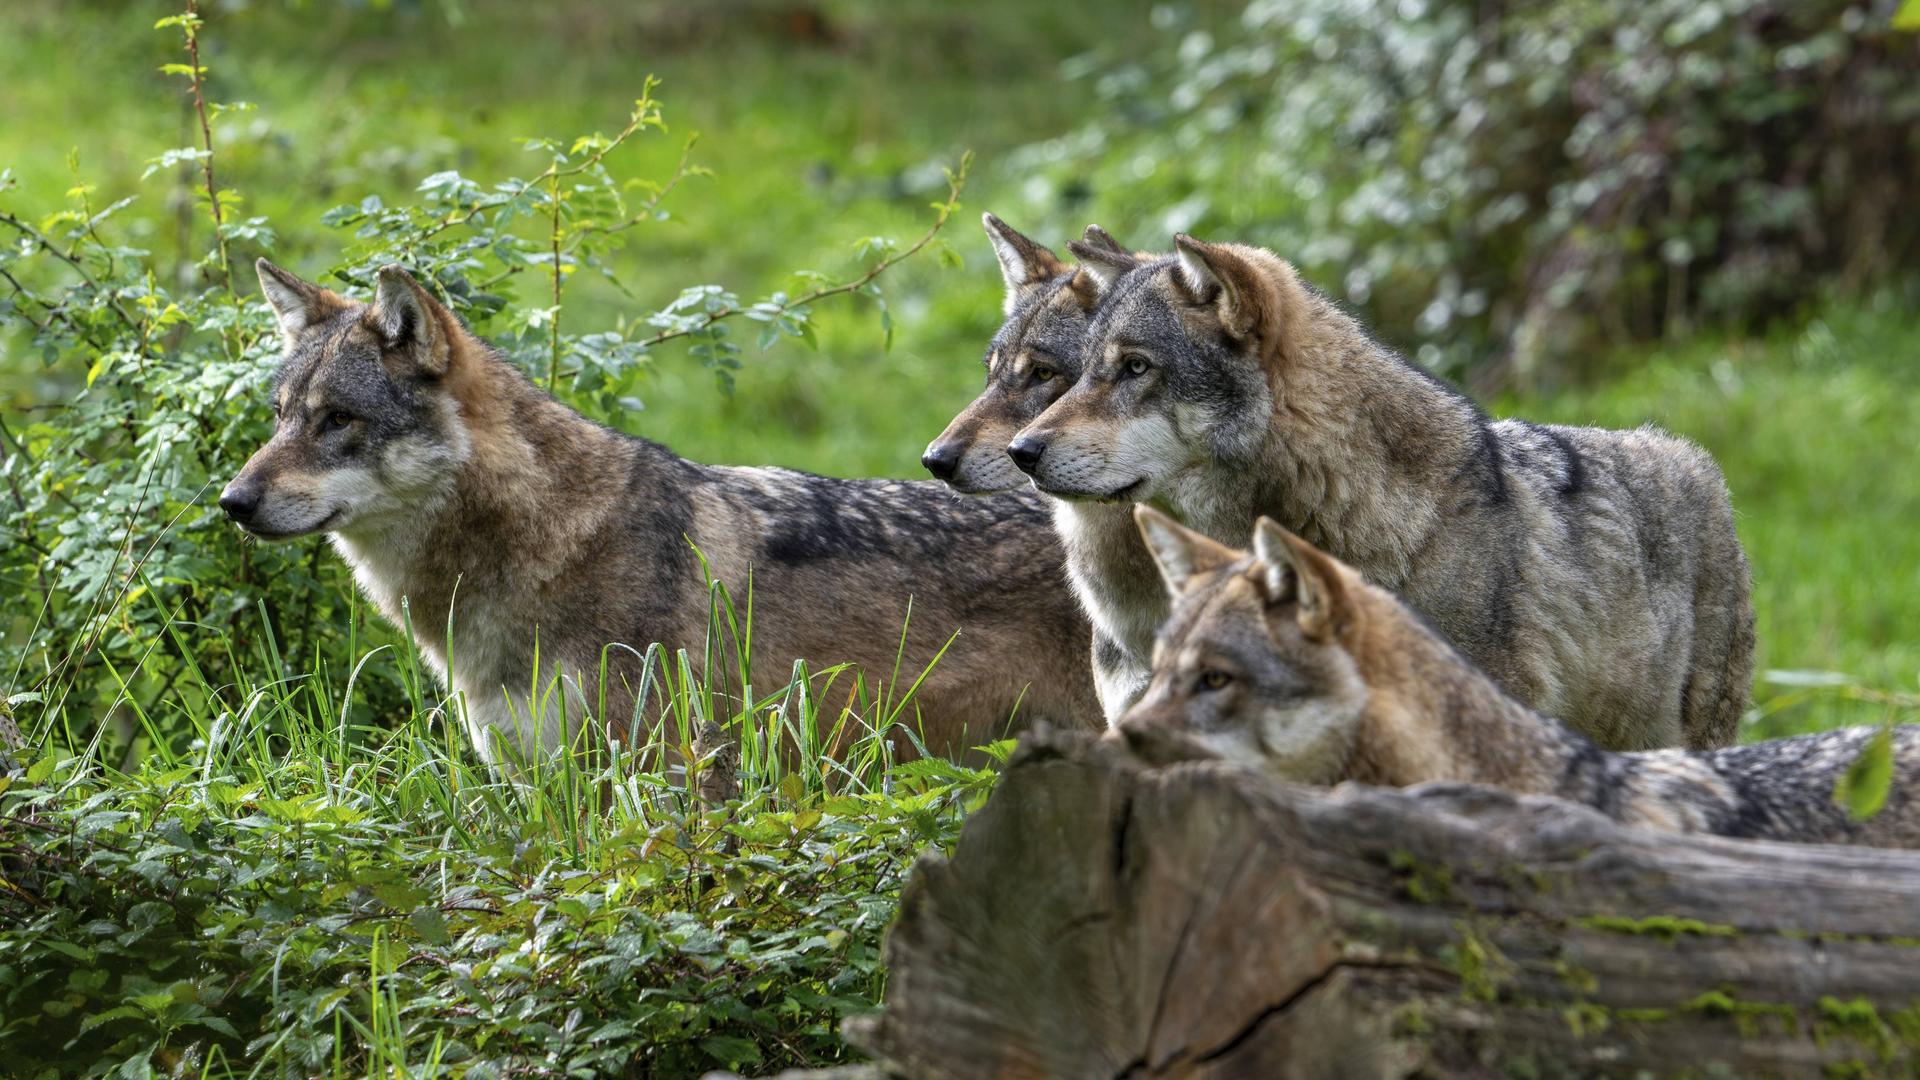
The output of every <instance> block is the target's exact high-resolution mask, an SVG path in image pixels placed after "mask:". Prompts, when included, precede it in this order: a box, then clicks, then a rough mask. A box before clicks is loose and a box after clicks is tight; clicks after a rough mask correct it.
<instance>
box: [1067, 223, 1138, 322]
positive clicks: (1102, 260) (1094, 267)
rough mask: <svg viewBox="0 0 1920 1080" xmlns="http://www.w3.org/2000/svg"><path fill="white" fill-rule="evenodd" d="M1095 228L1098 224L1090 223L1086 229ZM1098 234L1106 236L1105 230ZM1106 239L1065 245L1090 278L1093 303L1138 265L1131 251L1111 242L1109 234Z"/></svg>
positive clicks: (1081, 269) (1091, 229)
mask: <svg viewBox="0 0 1920 1080" xmlns="http://www.w3.org/2000/svg"><path fill="white" fill-rule="evenodd" d="M1095 228H1098V226H1091V225H1090V226H1088V227H1087V231H1088V232H1092V231H1093V230H1094V229H1095ZM1100 235H1102V236H1106V232H1105V231H1104V230H1102V231H1101V233H1100ZM1106 239H1107V242H1106V243H1104V244H1101V243H1091V244H1090V243H1088V242H1087V241H1085V240H1075V241H1074V242H1073V243H1071V244H1068V245H1067V250H1068V251H1071V252H1073V257H1074V258H1076V259H1079V260H1080V271H1081V273H1082V274H1085V275H1086V276H1088V277H1089V278H1090V279H1091V282H1092V286H1093V299H1094V302H1095V303H1098V302H1099V300H1100V299H1101V298H1102V297H1104V296H1106V295H1107V292H1108V290H1110V289H1112V288H1113V283H1114V282H1116V281H1119V280H1120V279H1121V278H1123V277H1125V276H1126V275H1127V272H1128V271H1129V270H1133V269H1136V268H1138V267H1139V266H1140V260H1139V259H1137V258H1135V257H1134V254H1133V252H1131V251H1128V250H1127V249H1125V248H1123V247H1121V246H1120V245H1119V244H1116V243H1113V237H1111V236H1106ZM1109 245H1111V246H1109ZM1074 276H1075V277H1079V276H1080V275H1079V274H1076V275H1074Z"/></svg>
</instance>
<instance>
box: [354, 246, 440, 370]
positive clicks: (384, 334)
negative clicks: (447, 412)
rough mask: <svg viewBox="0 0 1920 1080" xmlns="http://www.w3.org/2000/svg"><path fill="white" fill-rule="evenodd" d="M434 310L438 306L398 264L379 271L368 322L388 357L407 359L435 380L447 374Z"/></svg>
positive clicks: (368, 310) (391, 264) (392, 264)
mask: <svg viewBox="0 0 1920 1080" xmlns="http://www.w3.org/2000/svg"><path fill="white" fill-rule="evenodd" d="M437 307H439V303H438V302H437V301H435V300H434V299H433V297H431V296H428V295H427V291H426V290H425V289H422V288H421V287H420V283H419V282H417V281H415V280H413V275H412V274H409V273H407V271H406V270H405V269H404V268H403V267H401V266H400V264H399V263H390V264H388V265H386V266H383V267H381V268H380V275H379V278H378V284H377V285H376V286H375V289H374V294H373V306H372V307H371V308H369V309H367V322H368V324H369V325H371V326H372V327H373V329H374V331H375V332H376V333H378V334H379V335H380V338H381V340H382V341H384V342H385V343H386V345H387V355H389V356H394V357H400V356H404V357H408V358H410V359H411V361H412V363H413V365H414V367H415V368H417V369H418V370H420V371H421V372H424V373H425V374H427V375H431V376H435V377H438V376H440V375H444V374H446V371H447V360H448V354H447V343H446V342H445V341H442V340H441V337H442V335H441V333H440V323H439V320H438V319H436V318H435V317H434V309H435V308H437ZM395 374H399V373H398V372H396V373H395Z"/></svg>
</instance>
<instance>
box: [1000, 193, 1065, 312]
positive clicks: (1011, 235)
mask: <svg viewBox="0 0 1920 1080" xmlns="http://www.w3.org/2000/svg"><path fill="white" fill-rule="evenodd" d="M980 224H982V225H985V226H986V227H987V239H988V240H989V241H991V242H992V243H993V257H994V258H995V259H998V260H999V261H1000V278H1001V280H1003V281H1005V282H1006V283H1007V302H1006V313H1007V314H1009V315H1011V314H1013V309H1014V307H1015V306H1016V305H1018V304H1019V302H1020V297H1021V296H1023V295H1024V294H1025V293H1026V290H1027V289H1028V288H1029V287H1031V286H1034V285H1038V284H1040V283H1041V282H1043V281H1045V280H1047V279H1048V278H1052V277H1057V276H1058V275H1060V274H1064V273H1066V272H1067V266H1066V264H1065V263H1063V262H1061V261H1060V257H1059V256H1058V255H1055V254H1054V253H1053V252H1051V251H1049V250H1047V248H1046V246H1045V245H1043V244H1040V243H1038V242H1037V241H1034V240H1032V239H1030V238H1028V237H1026V236H1023V235H1021V234H1020V233H1018V232H1015V231H1014V229H1013V226H1011V225H1008V224H1007V223H1006V222H1004V221H1001V220H1000V219H999V218H997V217H994V216H993V215H992V214H981V215H980Z"/></svg>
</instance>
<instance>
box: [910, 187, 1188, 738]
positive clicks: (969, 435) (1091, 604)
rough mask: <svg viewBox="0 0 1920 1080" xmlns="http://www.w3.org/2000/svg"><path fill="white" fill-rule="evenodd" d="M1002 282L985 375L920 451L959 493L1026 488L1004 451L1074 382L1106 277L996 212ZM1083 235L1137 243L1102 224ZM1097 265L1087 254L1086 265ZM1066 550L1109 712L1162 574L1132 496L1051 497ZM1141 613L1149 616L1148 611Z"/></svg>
mask: <svg viewBox="0 0 1920 1080" xmlns="http://www.w3.org/2000/svg"><path fill="white" fill-rule="evenodd" d="M981 221H982V224H984V225H985V227H986V230H987V239H988V240H989V241H990V242H991V243H992V245H993V252H994V257H995V258H996V259H997V260H998V262H999V264H1000V275H1001V278H1002V280H1003V281H1004V282H1005V284H1006V290H1007V292H1006V302H1005V305H1004V312H1005V315H1006V321H1005V322H1003V323H1002V324H1001V325H1000V329H999V330H998V331H997V332H995V333H994V335H993V338H992V340H991V341H989V342H988V344H987V351H986V355H985V357H984V358H983V362H984V364H985V366H986V369H987V383H986V387H985V389H983V390H981V391H980V395H979V396H978V397H976V398H975V399H974V400H973V402H972V403H971V404H969V405H968V406H967V407H966V408H965V409H962V410H961V411H960V414H959V415H958V416H956V417H954V418H953V422H952V423H950V424H948V425H947V428H946V430H945V431H943V432H941V433H940V437H939V438H937V439H935V440H933V442H932V443H931V444H930V445H928V447H927V451H926V454H925V455H924V456H922V457H921V459H920V462H921V464H922V465H924V466H926V468H927V471H928V472H930V473H932V474H933V475H934V476H936V477H938V478H940V479H941V480H944V481H946V483H947V486H948V487H950V488H952V489H953V490H954V491H955V492H958V493H960V494H963V495H975V494H981V493H984V492H996V491H1006V490H1011V489H1013V488H1018V487H1025V486H1026V485H1027V483H1028V478H1027V475H1026V474H1025V473H1023V472H1021V471H1020V469H1019V468H1017V467H1016V466H1015V465H1014V463H1013V459H1012V458H1010V457H1008V456H1007V444H1008V443H1009V442H1011V441H1012V440H1013V437H1014V435H1015V434H1016V433H1018V432H1019V431H1020V429H1021V428H1023V427H1025V426H1026V425H1027V424H1029V423H1031V422H1032V421H1033V420H1034V418H1036V417H1038V416H1039V415H1040V414H1041V413H1042V412H1044V411H1046V409H1047V407H1048V406H1050V405H1052V404H1053V403H1054V402H1055V401H1057V400H1059V399H1060V396H1061V395H1062V394H1064V393H1066V391H1067V388H1068V387H1070V386H1072V385H1073V384H1074V383H1076V382H1078V381H1079V379H1080V371H1081V352H1080V350H1081V348H1082V345H1083V344H1084V339H1085V337H1086V332H1087V324H1088V319H1089V317H1090V316H1091V315H1092V313H1093V309H1094V304H1095V301H1096V299H1097V296H1098V291H1099V290H1098V285H1097V283H1096V281H1095V279H1094V278H1093V277H1092V275H1091V273H1090V272H1089V270H1088V269H1087V268H1086V266H1077V267H1076V266H1070V265H1068V264H1067V263H1065V262H1063V261H1061V259H1060V257H1059V256H1057V255H1055V254H1054V253H1053V251H1052V250H1050V249H1049V248H1047V247H1046V246H1045V245H1043V244H1040V243H1039V242H1037V241H1035V240H1033V239H1031V238H1029V237H1027V236H1024V235H1022V234H1021V233H1019V232H1017V231H1016V230H1014V229H1012V228H1011V227H1009V226H1008V225H1007V224H1006V223H1005V222H1003V221H1001V220H1000V219H999V218H997V217H995V216H993V215H992V214H985V215H982V218H981ZM1081 243H1082V244H1083V245H1085V246H1087V247H1088V248H1090V249H1096V250H1099V251H1102V252H1111V253H1114V254H1116V255H1119V256H1122V257H1126V258H1139V257H1140V256H1137V255H1132V254H1129V253H1128V252H1127V251H1126V249H1124V248H1122V247H1121V246H1120V245H1119V244H1118V243H1117V242H1116V241H1115V240H1114V239H1113V237H1112V236H1110V235H1108V234H1107V232H1106V231H1105V230H1103V229H1101V228H1100V227H1099V226H1098V225H1089V226H1087V231H1086V235H1085V237H1084V238H1083V239H1082V241H1081ZM1089 265H1091V264H1089ZM1050 501H1052V503H1053V520H1054V527H1055V529H1057V530H1058V532H1059V534H1060V540H1061V543H1062V544H1064V545H1065V547H1066V552H1067V575H1068V578H1069V579H1070V580H1071V582H1072V584H1073V591H1074V595H1075V596H1077V597H1079V599H1080V604H1081V607H1082V608H1083V609H1084V610H1085V611H1086V612H1087V616H1088V618H1089V619H1090V620H1091V622H1092V624H1093V658H1092V664H1093V672H1094V684H1095V685H1096V686H1097V687H1098V688H1099V693H1100V703H1101V707H1102V708H1103V709H1104V711H1105V713H1106V717H1107V719H1108V721H1110V722H1111V721H1114V720H1118V719H1119V717H1120V713H1121V712H1122V711H1124V710H1125V709H1126V706H1127V704H1128V703H1129V702H1131V701H1132V700H1133V699H1134V698H1135V697H1137V696H1139V693H1140V690H1141V688H1142V687H1144V686H1145V685H1146V672H1147V667H1148V651H1147V647H1146V646H1147V645H1148V644H1150V643H1151V642H1152V640H1153V630H1154V627H1155V626H1157V625H1158V622H1157V620H1156V619H1155V618H1154V616H1155V614H1156V613H1157V612H1158V611H1159V610H1160V609H1161V607H1163V606H1164V605H1163V600H1162V595H1161V589H1160V578H1159V575H1158V574H1157V573H1155V572H1154V569H1153V560H1152V559H1151V558H1149V557H1148V555H1147V550H1146V548H1145V547H1143V546H1142V545H1141V543H1140V532H1139V530H1138V529H1136V528H1134V524H1133V518H1132V517H1131V515H1130V514H1129V507H1128V506H1126V505H1124V504H1109V503H1098V502H1085V501H1077V500H1065V499H1059V500H1050ZM1143 613H1144V619H1145V621H1141V620H1142V617H1143Z"/></svg>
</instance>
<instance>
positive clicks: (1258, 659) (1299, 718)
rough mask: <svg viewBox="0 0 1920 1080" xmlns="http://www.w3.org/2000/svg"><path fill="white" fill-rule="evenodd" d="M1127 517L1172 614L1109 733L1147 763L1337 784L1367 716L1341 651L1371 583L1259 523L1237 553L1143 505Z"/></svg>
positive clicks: (1355, 629) (1349, 643)
mask: <svg viewBox="0 0 1920 1080" xmlns="http://www.w3.org/2000/svg"><path fill="white" fill-rule="evenodd" d="M1134 516H1135V518H1136V519H1137V520H1138V521H1139V523H1140V531H1141V533H1142V535H1143V536H1144V537H1145V538H1146V541H1147V547H1148V549H1149V550H1150V551H1152V552H1153V557H1154V561H1155V562H1157V563H1158V564H1159V565H1160V573H1161V575H1162V576H1163V577H1164V578H1165V579H1166V583H1167V588H1168V590H1169V591H1170V592H1171V593H1172V594H1173V608H1172V612H1171V614H1170V615H1169V617H1168V619H1167V622H1166V624H1165V625H1164V626H1163V627H1162V628H1161V630H1160V636H1159V639H1158V640H1157V641H1156V642H1155V643H1154V647H1153V681H1152V682H1151V683H1150V684H1149V685H1148V687H1147V691H1146V693H1145V694H1144V695H1143V696H1142V697H1141V699H1140V700H1139V702H1137V703H1136V704H1135V705H1134V706H1133V708H1131V709H1129V710H1128V711H1127V714H1126V715H1125V716H1124V717H1122V718H1121V721H1120V731H1121V734H1122V735H1123V736H1124V737H1125V738H1126V740H1127V741H1128V742H1129V743H1130V744H1132V745H1133V746H1134V747H1135V748H1136V749H1137V750H1139V751H1140V752H1141V753H1142V754H1143V755H1144V756H1146V757H1148V758H1150V759H1157V760H1161V761H1169V760H1180V759H1184V758H1195V757H1216V758H1226V759H1228V760H1232V761H1239V762H1243V763H1246V764H1250V765H1254V766H1257V767H1259V768H1261V769H1263V770H1265V771H1267V772H1269V773H1272V774H1274V775H1276V776H1280V777H1282V778H1284V779H1288V780H1294V781H1297V782H1300V783H1310V784H1326V783H1332V782H1334V781H1337V780H1339V779H1342V778H1343V777H1344V775H1345V773H1346V771H1347V768H1348V763H1349V761H1350V759H1351V758H1352V756H1353V754H1354V750H1355V745H1356V741H1357V739H1358V736H1359V733H1360V729H1361V726H1362V724H1363V722H1364V719H1365V715H1366V711H1367V707H1368V688H1367V684H1366V682H1365V680H1364V679H1363V677H1362V675H1361V670H1360V667H1359V664H1358V662H1357V658H1356V656H1355V654H1354V650H1355V647H1356V644H1357V643H1358V642H1359V641H1360V623H1361V622H1362V609H1363V607H1364V604H1365V599H1366V597H1365V593H1366V590H1368V589H1370V588H1371V586H1368V585H1367V584H1366V583H1365V582H1364V581H1363V580H1362V579H1361V578H1360V576H1359V574H1358V573H1356V572H1355V571H1354V570H1353V569H1351V568H1350V567H1347V566H1345V565H1344V564H1342V563H1341V562H1339V561H1338V560H1336V559H1334V558H1333V557H1332V556H1331V555H1328V554H1326V553H1325V552H1323V551H1320V550H1319V549H1317V548H1315V547H1314V546H1312V545H1311V544H1309V543H1307V542H1306V541H1305V540H1302V539H1300V538H1299V537H1297V536H1295V535H1293V534H1292V533H1290V532H1288V531H1286V530H1285V529H1282V528H1281V527H1280V526H1278V525H1275V524H1274V523H1273V522H1272V521H1271V520H1270V519H1268V518H1261V519H1260V521H1259V523H1258V524H1257V525H1256V526H1255V527H1254V535H1253V543H1254V550H1253V551H1252V552H1251V553H1246V552H1240V551H1235V550H1233V549H1231V548H1228V547H1224V546H1222V545H1220V544H1217V543H1215V542H1214V541H1212V540H1210V539H1208V538H1207V537H1205V536H1203V535H1201V534H1200V533H1197V532H1193V531H1192V530H1190V529H1187V528H1185V527H1183V526H1181V525H1180V524H1178V523H1176V522H1175V521H1174V520H1173V519H1172V518H1170V517H1167V516H1166V515H1164V514H1161V513H1160V512H1158V511H1156V510H1153V509H1152V508H1150V507H1145V506H1142V507H1137V508H1136V509H1135V510H1134Z"/></svg>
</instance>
